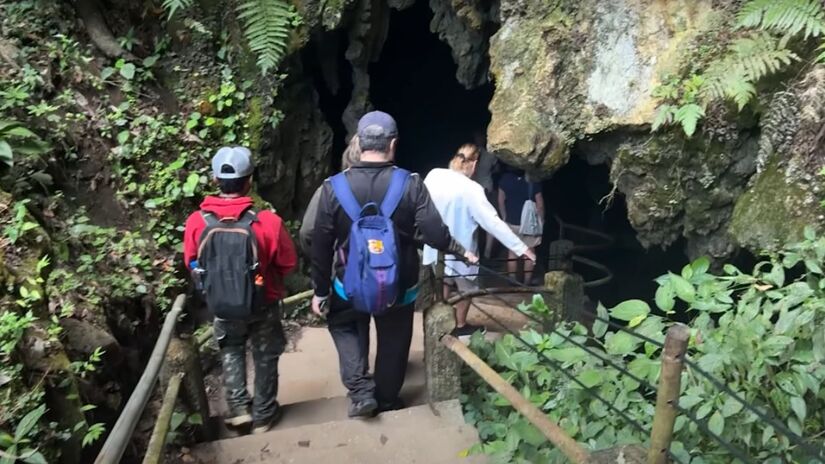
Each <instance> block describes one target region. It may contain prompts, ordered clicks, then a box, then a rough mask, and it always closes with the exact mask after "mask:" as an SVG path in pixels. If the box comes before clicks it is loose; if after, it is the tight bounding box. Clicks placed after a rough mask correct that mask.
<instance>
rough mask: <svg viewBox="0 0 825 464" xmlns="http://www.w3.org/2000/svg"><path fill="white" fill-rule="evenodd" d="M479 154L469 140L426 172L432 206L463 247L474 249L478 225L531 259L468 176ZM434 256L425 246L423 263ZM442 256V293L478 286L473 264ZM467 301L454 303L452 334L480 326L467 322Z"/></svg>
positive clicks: (467, 332) (531, 253)
mask: <svg viewBox="0 0 825 464" xmlns="http://www.w3.org/2000/svg"><path fill="white" fill-rule="evenodd" d="M479 154H480V150H479V148H478V146H476V145H473V144H465V145H462V146H461V148H459V149H458V152H457V153H456V154H455V155H454V156H453V158H452V159H451V160H450V166H449V169H442V168H437V169H433V170H432V171H430V173H429V174H427V177H426V178H425V179H424V185H425V186H426V187H427V190H429V192H430V197H431V198H432V200H433V203H434V204H435V207H436V209H438V212H439V213H441V217H442V219H443V220H444V223H445V224H447V227H449V229H450V235H452V236H453V238H455V240H456V241H457V242H459V243H460V244H461V245H462V246H463V247H464V248H465V249H466V250H467V251H472V252H473V253H477V252H478V243H477V239H476V230H477V229H478V227H479V226H481V227H482V228H483V229H484V230H486V231H487V233H489V234H491V235H493V236H494V237H495V238H496V239H498V241H499V242H501V243H502V245H504V246H505V247H507V248H508V249H510V250H512V252H513V253H515V254H516V255H517V256H524V257H526V258H528V259H530V260H532V261H535V260H536V255H535V253H534V252H533V250H531V249H530V248H529V247H528V246H527V245H525V244H524V242H522V241H521V240H520V239H519V238H518V236H517V235H516V234H515V233H513V231H512V229H511V228H510V227H509V226H508V225H507V223H505V222H504V221H502V220H501V218H499V216H498V213H497V212H496V209H495V208H494V207H493V205H491V204H490V202H489V201H487V197H486V195H485V194H484V188H483V187H482V186H481V185H480V184H478V183H477V182H475V181H473V180H472V179H471V177H472V175H473V173H474V172H475V169H476V164H477V163H478V159H479ZM437 259H438V253H437V251H436V250H434V249H433V248H430V247H428V246H425V247H424V255H423V261H424V264H425V265H429V264H433V263H435V262H436V260H437ZM444 259H445V266H444V275H445V285H444V292H445V297H446V295H447V293H448V292H449V289H450V287H451V286H452V287H457V288H458V291H459V292H461V293H466V292H468V291H472V290H475V289H477V288H478V286H477V285H476V276H477V275H478V266H477V265H472V264H465V263H464V262H463V261H460V260H458V259H457V258H456V257H455V256H451V255H447V256H445V258H444ZM470 304H471V300H470V299H466V300H463V301H461V302H459V303H458V304H456V306H455V319H456V328H455V330H454V331H453V335H455V336H463V335H471V334H472V333H473V332H476V331H478V330H481V329H482V328H481V327H477V326H474V325H471V324H467V313H468V312H469V311H470Z"/></svg>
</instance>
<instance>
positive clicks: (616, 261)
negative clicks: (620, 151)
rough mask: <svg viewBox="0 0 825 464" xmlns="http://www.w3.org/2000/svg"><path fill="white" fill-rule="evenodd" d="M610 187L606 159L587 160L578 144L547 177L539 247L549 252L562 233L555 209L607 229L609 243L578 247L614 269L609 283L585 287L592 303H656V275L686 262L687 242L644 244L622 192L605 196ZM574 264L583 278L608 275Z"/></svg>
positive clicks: (579, 238)
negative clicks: (590, 248)
mask: <svg viewBox="0 0 825 464" xmlns="http://www.w3.org/2000/svg"><path fill="white" fill-rule="evenodd" d="M611 189H612V185H611V183H610V179H609V167H608V166H607V165H606V164H598V165H590V164H588V162H587V161H585V159H584V158H583V157H581V156H579V154H578V153H577V148H576V147H574V149H573V154H572V156H571V158H570V161H569V162H568V163H567V165H565V166H564V167H563V168H561V169H560V170H559V171H558V172H557V173H555V174H554V175H553V177H551V178H550V179H549V180H547V181H545V182H544V188H543V192H544V198H545V202H546V205H547V214H548V216H549V217H548V219H547V223H546V224H547V226H546V227H545V237H544V240H543V242H544V243H543V246H542V248H543V249H542V250H541V251H543V255H544V256H546V255H547V253H548V250H547V246H548V244H549V242H550V241H552V240H555V239H556V238H557V237H558V235H559V231H558V222H557V221H555V220H554V219H553V218H552V215H558V216H559V217H560V218H561V219H562V221H564V222H565V223H567V224H573V225H577V226H580V227H585V228H588V229H591V230H594V231H598V232H602V233H605V234H608V235H610V236H611V237H612V238H613V240H614V242H613V245H612V246H610V247H609V248H607V249H603V250H597V251H583V252H581V253H578V252H577V253H576V254H580V255H581V256H583V257H586V258H589V259H592V260H594V261H596V262H598V263H601V264H603V265H606V266H607V267H608V268H609V269H610V271H611V272H612V273H613V279H612V280H611V281H610V282H608V283H607V284H604V285H600V286H597V287H592V288H587V289H586V293H587V295H588V296H589V297H590V299H591V300H592V301H593V302H594V303H595V302H597V301H601V302H602V303H604V304H605V305H606V306H608V307H610V306H613V305H615V304H617V303H619V302H621V301H623V300H627V299H631V298H638V299H643V300H646V301H649V302H650V303H652V300H653V296H654V294H655V292H656V288H657V286H658V285H657V284H656V282H655V281H654V279H655V278H656V277H658V276H660V275H662V274H665V273H667V272H668V271H675V272H678V271H679V270H680V269H681V268H682V266H684V265H685V264H686V263H687V262H688V257H687V256H686V254H685V252H684V250H685V243H684V241H683V240H680V241H677V242H676V243H673V244H671V245H670V246H668V247H666V248H664V249H663V248H660V247H651V248H648V249H645V248H644V247H643V246H642V244H641V243H639V241H638V240H637V238H636V231H635V230H634V229H633V227H632V226H631V224H630V221H629V220H628V217H627V205H626V204H625V199H624V196H623V195H622V194H620V193H618V192H616V193H615V194H614V195H613V197H612V200H610V201H609V202H608V201H607V200H606V197H607V196H608V195H609V194H610V193H611ZM565 238H567V239H570V240H572V241H573V242H574V243H576V244H594V243H602V242H603V241H599V240H598V239H594V238H593V237H592V236H589V235H586V234H582V233H580V232H575V231H572V232H568V234H567V236H566V237H565ZM574 270H575V271H576V272H578V273H580V274H581V275H582V276H583V277H584V279H585V281H592V280H595V279H598V278H600V277H602V276H603V275H604V274H603V272H601V271H598V270H595V269H593V268H592V267H589V266H587V265H583V264H581V263H575V264H574Z"/></svg>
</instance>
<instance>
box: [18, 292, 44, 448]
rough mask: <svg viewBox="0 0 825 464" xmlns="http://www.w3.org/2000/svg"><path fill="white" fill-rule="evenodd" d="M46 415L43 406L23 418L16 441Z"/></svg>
mask: <svg viewBox="0 0 825 464" xmlns="http://www.w3.org/2000/svg"><path fill="white" fill-rule="evenodd" d="M21 288H22V287H21ZM45 413H46V405H45V404H41V405H40V406H39V407H37V408H35V409H33V410H31V411H29V413H28V414H26V415H25V416H23V418H22V419H20V422H19V423H18V424H17V428H16V429H15V431H14V441H16V442H20V440H22V439H23V438H25V437H27V436H28V435H29V433H31V431H32V430H34V428H35V427H36V426H37V421H39V420H40V418H41V417H42V416H43V414H45Z"/></svg>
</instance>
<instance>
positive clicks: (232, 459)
mask: <svg viewBox="0 0 825 464" xmlns="http://www.w3.org/2000/svg"><path fill="white" fill-rule="evenodd" d="M434 412H437V414H438V415H436V414H435V413H434ZM477 441H478V436H477V434H476V432H475V430H474V429H473V428H472V427H470V426H468V425H466V424H464V419H463V416H462V413H461V406H460V404H459V403H458V401H455V400H453V401H448V402H444V403H439V404H436V405H434V407H433V408H431V407H430V406H429V405H422V406H416V407H412V408H407V409H403V410H400V411H392V412H387V413H384V414H381V415H380V416H378V417H377V418H375V419H371V420H339V421H334V422H326V423H323V424H315V425H306V426H301V427H294V428H283V425H279V426H278V428H276V429H275V430H273V431H271V432H269V433H266V434H262V435H245V436H243V437H238V438H233V439H226V440H219V441H216V442H211V443H203V444H200V445H198V446H196V447H195V448H194V449H193V450H192V457H194V458H195V461H196V462H198V463H201V464H218V463H241V462H242V463H244V464H251V463H267V464H268V463H272V464H281V463H284V464H285V463H315V462H325V461H327V460H328V461H327V462H335V464H373V463H374V464H379V463H381V464H384V463H398V464H407V463H409V464H412V463H439V464H440V463H444V464H447V463H457V462H462V463H464V462H466V463H473V464H475V463H484V462H486V459H485V458H484V457H483V456H470V457H466V458H465V457H463V456H464V454H465V452H466V450H467V449H468V448H469V447H471V446H472V445H473V444H475V443H476V442H477Z"/></svg>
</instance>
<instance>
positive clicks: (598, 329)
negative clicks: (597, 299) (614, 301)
mask: <svg viewBox="0 0 825 464" xmlns="http://www.w3.org/2000/svg"><path fill="white" fill-rule="evenodd" d="M596 314H597V315H598V316H599V317H600V318H601V319H604V320H608V319H609V318H610V315H609V314H608V313H607V309H605V307H604V305H602V304H601V303H599V305H598V306H596ZM607 327H608V325H607V322H604V321H602V320H599V319H596V320H594V321H593V335H594V336H595V337H596V338H602V337H604V334H605V333H606V332H607Z"/></svg>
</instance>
